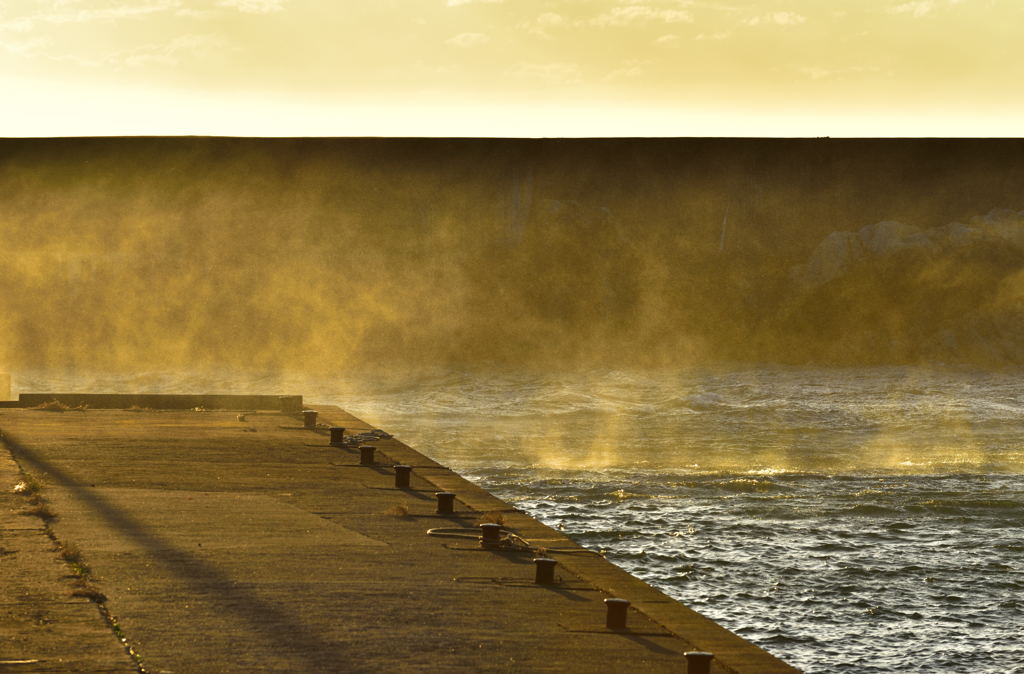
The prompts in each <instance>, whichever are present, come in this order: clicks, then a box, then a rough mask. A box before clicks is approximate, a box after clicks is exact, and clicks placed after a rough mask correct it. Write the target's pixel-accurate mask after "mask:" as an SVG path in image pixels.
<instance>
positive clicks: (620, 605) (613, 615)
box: [604, 598, 629, 630]
mask: <svg viewBox="0 0 1024 674" xmlns="http://www.w3.org/2000/svg"><path fill="white" fill-rule="evenodd" d="M604 603H605V606H607V607H608V616H607V618H606V619H605V625H606V626H607V627H608V629H613V630H624V629H626V609H628V608H629V600H628V599H616V598H611V599H605V600H604Z"/></svg>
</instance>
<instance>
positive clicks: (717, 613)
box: [16, 367, 1024, 673]
mask: <svg viewBox="0 0 1024 674" xmlns="http://www.w3.org/2000/svg"><path fill="white" fill-rule="evenodd" d="M16 386H17V387H18V388H19V389H20V390H24V391H27V390H35V391H41V390H56V389H68V390H72V389H73V390H81V391H86V390H88V391H97V392H99V391H110V392H129V391H130V392H200V391H204V392H233V393H242V392H263V393H267V392H269V393H273V392H281V393H303V394H304V395H305V396H306V399H307V400H309V401H315V402H324V403H333V404H337V405H340V406H342V407H343V408H345V409H347V410H349V411H351V412H352V413H354V414H356V416H359V417H361V418H363V419H365V420H367V421H369V422H371V423H373V424H375V425H377V426H380V427H383V428H385V429H387V430H388V431H390V432H392V433H394V434H395V435H397V436H398V437H399V438H400V439H402V440H403V441H405V442H406V443H408V444H410V445H411V446H413V447H415V448H417V449H419V450H420V451H422V452H424V453H426V454H428V455H430V456H432V457H434V458H435V459H437V460H439V461H441V462H442V463H444V464H446V465H448V466H450V467H451V468H453V469H454V470H456V471H458V472H460V473H462V474H463V475H465V476H467V477H468V478H470V479H472V480H474V481H475V482H477V483H479V484H480V485H481V486H483V487H484V488H486V489H488V490H490V491H492V492H493V493H495V494H497V495H498V496H500V497H502V498H504V499H506V500H508V501H510V502H512V503H513V504H515V505H516V506H517V507H520V508H522V509H523V510H525V511H527V512H529V513H530V514H531V515H533V516H535V517H536V518H538V519H540V520H542V521H544V522H546V523H547V524H549V525H552V526H554V527H557V528H558V529H561V530H563V531H564V532H565V533H567V534H569V535H570V536H572V537H573V538H574V539H575V540H577V541H578V542H579V543H580V544H582V545H584V546H587V547H589V548H591V549H594V550H599V551H602V552H603V553H604V554H605V555H606V556H607V558H608V559H609V560H610V561H612V562H613V563H615V564H618V565H619V566H621V567H623V568H624V569H626V570H627V571H629V572H631V573H633V574H634V575H636V576H638V577H640V578H642V579H644V580H646V581H647V582H649V583H651V584H652V585H654V586H656V587H658V588H660V589H661V590H663V591H664V592H666V593H667V594H669V595H670V596H672V597H675V598H677V599H679V600H680V601H682V602H684V603H685V604H687V605H688V606H691V607H693V608H695V609H696V610H698V611H700V612H701V613H703V614H705V615H707V616H708V617H710V618H712V619H714V620H716V621H718V622H719V623H721V624H722V625H724V626H725V627H727V628H729V629H730V630H732V631H734V632H736V633H738V634H740V635H742V636H743V637H745V638H747V639H749V640H750V641H752V642H754V643H756V644H758V645H760V646H762V647H763V648H765V649H767V650H768V651H770V652H772V653H774V654H776V655H778V656H779V657H781V658H782V659H784V660H786V661H787V662H789V663H791V664H793V665H795V666H796V667H799V668H801V669H803V670H805V671H807V672H858V673H860V672H892V671H913V672H943V673H944V672H972V673H975V672H1000V673H1003V672H1024V638H1022V619H1024V535H1022V530H1021V526H1022V524H1024V386H1022V384H1021V380H1020V378H1019V376H1018V375H1013V374H993V373H984V372H974V371H962V370H959V371H950V370H947V371H941V370H921V369H911V368H870V369H865V368H851V369H822V368H777V367H757V368H754V367H736V368H718V369H708V370H699V369H688V370H677V371H669V372H649V371H646V372H626V371H615V370H601V371H588V372H571V373H556V372H550V371H548V372H510V371H508V370H507V369H502V370H498V369H495V370H491V371H480V370H476V371H472V372H452V371H430V372H419V373H416V374H409V373H408V372H404V373H393V374H391V373H386V372H380V373H376V374H374V375H373V376H360V377H353V378H345V377H341V378H330V379H326V378H316V377H304V376H301V375H281V374H272V375H266V374H257V375H254V374H251V373H232V374H230V375H224V374H221V375H217V376H211V375H209V374H206V375H188V376H183V375H180V374H176V373H142V374H136V375H132V376H130V377H125V376H95V375H91V376H85V375H76V376H73V377H67V376H63V377H54V376H50V375H47V374H44V373H34V374H32V373H30V374H26V375H24V376H22V377H20V378H17V379H16Z"/></svg>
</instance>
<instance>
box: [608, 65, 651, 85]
mask: <svg viewBox="0 0 1024 674" xmlns="http://www.w3.org/2000/svg"><path fill="white" fill-rule="evenodd" d="M651 63H652V61H643V60H629V61H626V62H625V63H624V64H623V65H622V67H621V68H616V69H615V70H613V71H611V72H610V73H608V74H607V75H605V76H604V77H603V78H601V79H602V80H603V81H605V82H620V81H622V80H635V79H637V78H640V77H643V76H644V75H646V74H647V69H646V68H645V67H644V66H648V65H650V64H651Z"/></svg>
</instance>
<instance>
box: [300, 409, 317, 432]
mask: <svg viewBox="0 0 1024 674" xmlns="http://www.w3.org/2000/svg"><path fill="white" fill-rule="evenodd" d="M302 425H303V426H305V427H306V428H316V410H302Z"/></svg>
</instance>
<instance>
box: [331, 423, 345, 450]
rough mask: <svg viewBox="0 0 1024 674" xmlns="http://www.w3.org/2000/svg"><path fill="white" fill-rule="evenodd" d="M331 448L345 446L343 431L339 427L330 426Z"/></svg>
mask: <svg viewBox="0 0 1024 674" xmlns="http://www.w3.org/2000/svg"><path fill="white" fill-rule="evenodd" d="M330 431H331V447H344V446H345V429H344V428H342V427H341V426H331V428H330Z"/></svg>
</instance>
